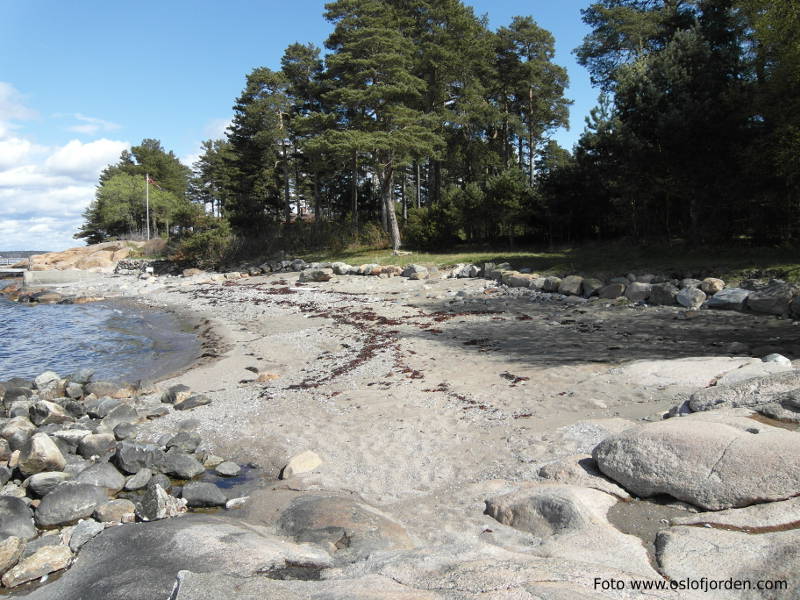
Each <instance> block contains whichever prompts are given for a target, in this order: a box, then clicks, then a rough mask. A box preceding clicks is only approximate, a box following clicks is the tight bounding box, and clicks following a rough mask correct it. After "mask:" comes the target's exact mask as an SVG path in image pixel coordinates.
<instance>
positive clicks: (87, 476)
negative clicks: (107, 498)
mask: <svg viewBox="0 0 800 600" xmlns="http://www.w3.org/2000/svg"><path fill="white" fill-rule="evenodd" d="M75 480H76V481H78V482H80V483H88V484H90V485H96V486H97V487H101V488H104V489H105V490H106V491H107V492H108V493H109V495H112V494H116V493H117V492H118V491H120V490H121V489H122V488H123V487H124V486H125V477H123V475H122V474H121V473H120V472H119V471H117V469H116V468H115V467H114V465H112V464H111V463H107V462H99V463H95V464H93V465H92V466H90V467H87V468H86V469H85V470H83V471H81V472H80V474H79V475H78V476H77V477H76V478H75Z"/></svg>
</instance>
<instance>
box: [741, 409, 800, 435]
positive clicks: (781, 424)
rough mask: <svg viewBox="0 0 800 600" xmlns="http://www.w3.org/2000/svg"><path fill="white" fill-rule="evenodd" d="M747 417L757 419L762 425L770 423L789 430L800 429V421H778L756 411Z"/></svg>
mask: <svg viewBox="0 0 800 600" xmlns="http://www.w3.org/2000/svg"><path fill="white" fill-rule="evenodd" d="M748 419H753V421H758V422H759V423H763V424H764V425H771V426H772V427H779V428H781V429H788V430H789V431H800V423H792V422H791V421H780V420H778V419H771V418H770V417H765V416H764V415H760V414H758V413H756V414H753V415H750V416H749V417H748Z"/></svg>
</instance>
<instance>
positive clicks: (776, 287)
mask: <svg viewBox="0 0 800 600" xmlns="http://www.w3.org/2000/svg"><path fill="white" fill-rule="evenodd" d="M797 294H798V288H797V286H795V285H792V284H789V283H786V282H785V281H781V280H779V279H773V280H772V281H770V282H769V285H767V286H766V287H764V288H761V289H759V290H755V291H753V292H750V295H748V296H747V308H748V309H750V310H752V311H753V312H756V313H764V314H768V315H788V314H789V307H790V305H791V303H792V299H793V298H794V297H795V296H797Z"/></svg>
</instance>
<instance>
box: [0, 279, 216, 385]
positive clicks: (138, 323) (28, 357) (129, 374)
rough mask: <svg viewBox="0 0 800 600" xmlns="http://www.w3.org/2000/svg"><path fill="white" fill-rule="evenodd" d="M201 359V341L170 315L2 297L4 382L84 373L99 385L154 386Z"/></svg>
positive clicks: (0, 333)
mask: <svg viewBox="0 0 800 600" xmlns="http://www.w3.org/2000/svg"><path fill="white" fill-rule="evenodd" d="M2 287H3V283H2V282H0V288H2ZM199 354H200V342H199V340H198V338H197V336H196V335H194V334H193V333H192V332H191V330H190V328H189V326H188V325H187V324H186V323H182V322H181V320H180V319H179V318H178V317H177V316H175V315H173V314H171V313H167V312H162V311H153V310H148V309H144V308H138V307H136V306H135V305H133V304H131V303H128V304H121V303H115V302H109V301H104V302H94V303H89V304H44V305H27V304H18V303H16V302H9V301H8V300H6V299H4V298H2V297H0V381H2V380H6V379H9V378H11V377H24V378H33V377H35V376H36V375H38V374H39V373H41V372H43V371H55V372H56V373H58V374H59V375H61V376H66V375H68V374H70V373H73V372H75V371H77V370H78V369H81V368H90V369H93V370H94V371H95V377H94V378H95V379H96V380H111V381H118V382H128V383H135V382H138V381H153V380H156V379H158V378H160V377H164V376H166V375H168V374H170V373H172V372H175V371H177V370H179V369H181V368H183V367H185V366H187V365H188V364H190V363H191V362H192V361H193V360H194V359H196V358H197V357H198V356H199Z"/></svg>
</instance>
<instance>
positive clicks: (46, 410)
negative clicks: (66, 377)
mask: <svg viewBox="0 0 800 600" xmlns="http://www.w3.org/2000/svg"><path fill="white" fill-rule="evenodd" d="M29 415H30V420H31V421H32V422H33V424H34V425H37V426H41V425H49V424H50V423H71V422H73V421H74V420H75V418H74V417H73V416H72V415H70V414H68V413H67V412H66V411H65V410H64V408H63V407H62V406H61V405H60V404H56V403H55V402H49V401H47V400H39V402H36V403H35V404H34V405H33V406H31V407H30V409H29Z"/></svg>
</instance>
